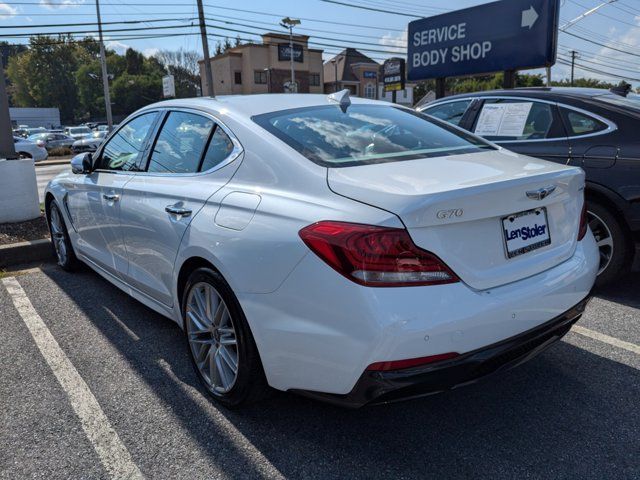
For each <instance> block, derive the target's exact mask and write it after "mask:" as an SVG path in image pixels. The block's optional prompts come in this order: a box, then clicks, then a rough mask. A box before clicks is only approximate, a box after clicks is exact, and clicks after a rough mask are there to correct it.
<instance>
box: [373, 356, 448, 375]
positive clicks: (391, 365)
mask: <svg viewBox="0 0 640 480" xmlns="http://www.w3.org/2000/svg"><path fill="white" fill-rule="evenodd" d="M459 356H460V354H459V353H455V352H449V353H440V354H438V355H431V356H429V357H420V358H409V359H407V360H393V361H391V362H376V363H372V364H371V365H369V366H368V367H367V370H369V371H374V372H388V371H389V370H402V369H403V368H412V367H419V366H421V365H428V364H430V363H436V362H444V361H445V360H451V359H452V358H456V357H459Z"/></svg>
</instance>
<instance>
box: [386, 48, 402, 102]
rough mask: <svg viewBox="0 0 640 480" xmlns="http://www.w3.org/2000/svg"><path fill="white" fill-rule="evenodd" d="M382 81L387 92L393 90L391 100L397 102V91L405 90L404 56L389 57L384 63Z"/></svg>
mask: <svg viewBox="0 0 640 480" xmlns="http://www.w3.org/2000/svg"><path fill="white" fill-rule="evenodd" d="M382 82H383V85H384V87H383V88H384V91H385V93H386V92H391V102H392V103H396V92H397V91H398V90H404V84H405V61H404V58H389V59H388V60H385V62H384V64H383V65H382Z"/></svg>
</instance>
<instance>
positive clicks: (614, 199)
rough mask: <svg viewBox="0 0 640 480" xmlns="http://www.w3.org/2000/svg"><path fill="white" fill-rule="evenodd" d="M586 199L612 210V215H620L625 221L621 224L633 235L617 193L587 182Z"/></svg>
mask: <svg viewBox="0 0 640 480" xmlns="http://www.w3.org/2000/svg"><path fill="white" fill-rule="evenodd" d="M585 197H586V199H587V201H593V202H597V203H599V204H600V205H602V206H603V207H605V208H607V209H609V210H611V213H613V214H615V215H619V216H620V217H621V218H622V219H624V221H623V222H621V223H622V227H623V228H624V229H625V232H626V233H627V234H630V233H631V230H630V228H629V224H628V221H627V217H626V215H625V213H624V207H623V200H622V199H621V198H619V197H618V196H617V194H616V193H615V192H612V191H610V190H609V189H607V188H606V187H603V186H601V185H598V184H594V183H591V182H587V183H586V186H585Z"/></svg>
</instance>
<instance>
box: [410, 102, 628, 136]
mask: <svg viewBox="0 0 640 480" xmlns="http://www.w3.org/2000/svg"><path fill="white" fill-rule="evenodd" d="M464 98H466V99H468V98H470V99H472V100H473V99H478V100H525V101H528V102H540V103H546V104H549V105H555V106H556V107H558V108H566V109H567V110H573V111H575V112H578V113H581V114H583V115H586V116H587V117H591V118H593V119H595V120H598V121H600V122H601V123H604V124H605V125H606V126H607V128H606V129H604V130H600V131H599V132H594V133H586V134H584V135H575V136H566V137H556V138H537V139H532V140H490V141H492V142H499V143H500V144H503V143H533V142H557V141H558V140H559V139H563V138H564V139H567V140H573V139H581V138H589V137H596V136H598V135H608V134H610V133H613V132H615V131H616V130H618V126H617V125H616V124H615V123H614V122H612V121H611V120H608V119H606V118H604V117H601V116H600V115H598V114H597V113H592V112H589V111H588V110H584V109H582V108H579V107H574V106H573V105H567V104H565V103H560V102H554V101H551V100H544V99H540V98H531V97H515V96H513V97H512V96H500V95H486V96H485V95H482V96H478V97H464ZM461 100H463V99H462V98H455V99H451V100H443V101H441V102H440V101H437V100H436V101H435V102H432V104H433V106H434V107H435V106H437V105H442V104H444V103H451V102H459V101H461ZM432 104H427V105H425V107H424V108H423V109H422V110H420V111H421V112H423V113H426V114H427V115H428V114H429V113H428V112H426V110H427V108H429V105H432ZM471 133H473V134H474V135H475V133H474V132H471Z"/></svg>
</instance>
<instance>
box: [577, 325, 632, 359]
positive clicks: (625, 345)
mask: <svg viewBox="0 0 640 480" xmlns="http://www.w3.org/2000/svg"><path fill="white" fill-rule="evenodd" d="M571 331H572V332H575V333H578V334H580V335H582V336H584V337H589V338H592V339H594V340H598V341H600V342H603V343H606V344H608V345H612V346H614V347H618V348H622V349H624V350H628V351H630V352H633V353H637V354H638V355H640V346H638V345H636V344H634V343H629V342H625V341H624V340H619V339H617V338H615V337H610V336H609V335H605V334H604V333H600V332H596V331H594V330H590V329H588V328H585V327H581V326H580V325H574V326H573V328H572V329H571Z"/></svg>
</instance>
